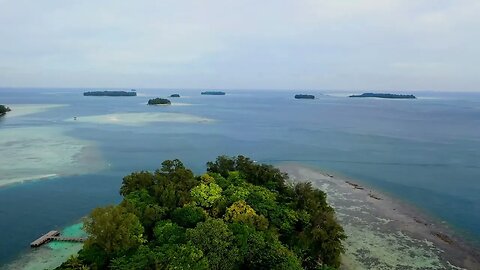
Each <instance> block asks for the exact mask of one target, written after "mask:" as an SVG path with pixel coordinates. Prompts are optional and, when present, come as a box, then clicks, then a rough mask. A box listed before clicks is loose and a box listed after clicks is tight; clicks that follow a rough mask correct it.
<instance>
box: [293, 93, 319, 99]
mask: <svg viewBox="0 0 480 270" xmlns="http://www.w3.org/2000/svg"><path fill="white" fill-rule="evenodd" d="M295 98H296V99H315V96H314V95H305V94H300V95H295Z"/></svg>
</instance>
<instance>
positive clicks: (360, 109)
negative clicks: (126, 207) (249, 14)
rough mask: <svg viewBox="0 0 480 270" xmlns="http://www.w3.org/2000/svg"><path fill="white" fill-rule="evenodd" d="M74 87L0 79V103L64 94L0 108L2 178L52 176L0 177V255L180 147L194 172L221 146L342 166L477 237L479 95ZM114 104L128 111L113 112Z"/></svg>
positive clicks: (106, 199) (107, 199) (66, 220)
mask: <svg viewBox="0 0 480 270" xmlns="http://www.w3.org/2000/svg"><path fill="white" fill-rule="evenodd" d="M82 92H83V90H80V89H77V90H75V89H0V104H8V105H10V106H11V107H12V109H13V110H14V111H15V107H16V106H19V105H18V104H63V105H66V106H62V107H58V106H57V107H52V108H49V109H48V110H47V109H46V110H43V111H38V112H36V113H31V114H23V115H19V116H7V117H4V118H3V119H0V147H1V148H0V154H3V156H2V157H1V159H3V161H0V166H3V167H0V175H2V177H0V185H1V184H2V181H7V180H12V179H13V180H12V181H16V180H18V179H14V178H15V176H18V177H19V178H29V177H30V178H31V179H36V177H37V178H38V177H39V176H45V175H48V177H49V178H48V180H47V179H44V180H37V181H30V182H24V183H20V184H13V185H9V186H4V187H0V240H1V241H0V264H3V263H7V262H9V261H11V260H13V259H15V258H16V257H17V256H20V255H21V254H23V253H24V252H26V251H28V249H29V243H30V242H31V241H33V240H34V239H35V238H37V237H38V236H40V235H41V234H43V233H45V232H47V231H49V230H51V229H61V228H63V227H65V226H68V225H70V224H73V223H75V222H77V221H78V220H79V219H80V218H81V217H82V216H84V215H85V214H87V213H88V212H89V211H90V210H91V209H92V208H94V207H96V206H99V205H105V204H110V203H117V202H118V201H119V200H120V197H119V195H118V190H119V187H120V185H121V181H122V177H123V176H124V175H126V174H128V173H129V172H131V171H134V170H143V169H148V170H153V169H155V168H157V167H159V165H160V163H161V162H162V161H163V160H164V159H173V158H179V159H181V160H182V161H184V163H186V165H187V166H189V167H191V168H193V169H194V170H195V171H196V172H198V173H200V172H202V171H204V170H205V163H206V162H207V161H209V160H213V159H214V158H215V157H216V156H218V155H220V154H229V155H237V154H244V155H248V156H251V157H252V158H254V159H255V160H259V161H262V162H268V163H272V164H275V163H278V162H282V161H298V162H300V163H304V164H308V165H313V166H316V167H318V168H322V169H326V170H330V171H335V172H339V173H341V174H343V175H347V176H350V177H352V178H356V179H359V180H360V181H362V182H364V183H365V184H368V185H371V186H372V187H375V188H378V189H381V190H382V191H385V192H387V193H389V194H392V195H393V196H396V197H398V198H401V199H403V200H405V201H407V202H410V203H412V204H414V205H416V206H418V207H419V208H421V209H423V210H424V211H426V212H428V213H430V214H431V215H432V216H434V217H435V218H437V219H439V220H441V221H445V222H447V223H448V224H449V225H450V226H452V227H453V228H454V229H456V230H457V231H458V232H459V233H460V234H462V235H464V236H465V237H466V238H467V239H469V240H471V241H472V242H475V243H479V242H480V229H479V228H480V196H478V194H480V94H471V93H470V94H466V93H429V92H423V93H422V92H420V93H414V94H416V95H417V96H418V97H419V99H417V100H385V99H351V98H346V97H345V96H347V95H348V93H340V94H338V93H333V95H331V96H330V95H328V96H327V95H324V96H321V95H319V93H315V92H313V93H314V94H317V97H318V98H317V99H315V100H294V99H293V95H294V94H295V93H294V92H288V91H228V90H226V92H227V93H228V94H227V95H226V96H201V95H200V92H201V90H198V91H193V90H189V91H184V90H171V91H170V90H153V89H150V90H138V93H139V96H137V97H83V96H82ZM171 93H180V94H181V95H182V97H181V98H180V99H173V98H172V101H174V104H173V105H172V106H168V107H165V106H161V107H159V106H146V105H145V103H146V101H147V100H148V99H149V98H151V97H157V96H158V97H165V96H168V95H169V94H171ZM323 93H329V91H324V92H323ZM39 106H40V105H39ZM42 106H43V105H42ZM40 107H41V106H40ZM18 108H19V110H20V108H21V107H18ZM163 112H168V113H173V114H171V115H169V118H170V119H171V120H172V121H170V122H152V121H154V120H155V119H163V118H164V117H162V116H161V114H157V113H163ZM118 113H130V114H129V116H128V117H126V116H123V118H122V117H120V119H117V118H116V117H115V115H117V114H118ZM105 115H107V116H105ZM74 116H76V117H78V120H77V121H75V120H73V117H74ZM86 116H90V117H86ZM127 118H128V119H127ZM102 119H103V120H102ZM152 119H153V120H152ZM199 119H208V121H203V120H199ZM100 120H102V121H103V122H101V123H100ZM127 120H128V121H127ZM105 121H107V122H105ZM109 121H110V122H109ZM12 131H13V132H12ZM20 133H21V136H20ZM16 134H18V135H16ZM2 135H3V138H2ZM69 144H70V146H71V145H75V147H69ZM45 146H48V147H45ZM80 149H83V150H81V151H80ZM85 149H86V150H85ZM20 150H21V151H20ZM6 159H8V160H10V161H15V162H10V163H8V162H6V161H5V160H6ZM17 161H18V162H17ZM7 178H8V179H7Z"/></svg>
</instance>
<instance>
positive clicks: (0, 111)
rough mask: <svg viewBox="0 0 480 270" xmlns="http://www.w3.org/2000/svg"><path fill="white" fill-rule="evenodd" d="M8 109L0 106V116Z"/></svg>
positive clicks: (8, 109)
mask: <svg viewBox="0 0 480 270" xmlns="http://www.w3.org/2000/svg"><path fill="white" fill-rule="evenodd" d="M9 111H10V108H9V107H7V106H5V105H0V116H2V115H4V114H5V113H7V112H9Z"/></svg>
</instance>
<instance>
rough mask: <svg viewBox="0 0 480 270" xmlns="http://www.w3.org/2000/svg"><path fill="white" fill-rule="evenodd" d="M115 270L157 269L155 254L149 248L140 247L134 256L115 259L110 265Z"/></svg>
mask: <svg viewBox="0 0 480 270" xmlns="http://www.w3.org/2000/svg"><path fill="white" fill-rule="evenodd" d="M110 269H113V270H131V269H144V270H147V269H155V253H154V252H153V251H152V250H150V248H148V247H147V246H140V247H139V248H138V249H137V250H135V252H133V253H132V254H129V255H128V256H127V255H124V256H122V257H117V258H115V259H113V260H112V261H111V263H110Z"/></svg>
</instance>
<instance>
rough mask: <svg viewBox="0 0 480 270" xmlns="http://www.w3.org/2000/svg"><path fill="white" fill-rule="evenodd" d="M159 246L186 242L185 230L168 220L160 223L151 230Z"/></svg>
mask: <svg viewBox="0 0 480 270" xmlns="http://www.w3.org/2000/svg"><path fill="white" fill-rule="evenodd" d="M153 231H154V234H155V241H156V242H157V243H158V244H159V245H165V244H181V243H185V242H186V238H185V229H184V228H182V227H180V226H178V225H177V224H175V223H173V222H172V221H170V220H164V221H160V222H159V223H158V224H157V225H156V226H155V229H154V230H153Z"/></svg>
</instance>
